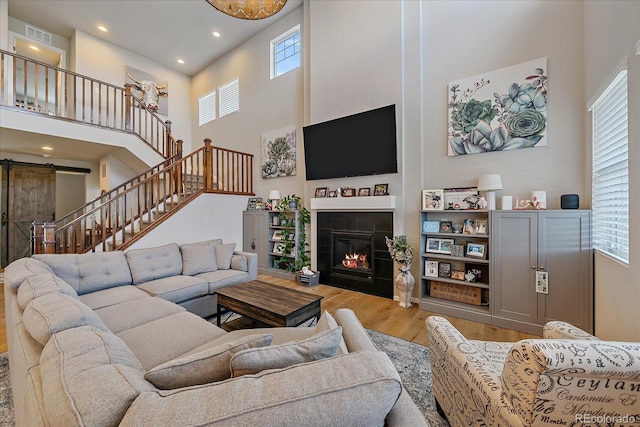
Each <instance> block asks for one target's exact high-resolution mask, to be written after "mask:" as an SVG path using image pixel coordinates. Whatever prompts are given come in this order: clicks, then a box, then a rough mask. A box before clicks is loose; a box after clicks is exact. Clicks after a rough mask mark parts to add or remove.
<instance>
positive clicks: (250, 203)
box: [247, 197, 262, 211]
mask: <svg viewBox="0 0 640 427" xmlns="http://www.w3.org/2000/svg"><path fill="white" fill-rule="evenodd" d="M257 203H262V197H249V200H247V210H248V211H253V210H256V204H257Z"/></svg>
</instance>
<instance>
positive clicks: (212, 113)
mask: <svg viewBox="0 0 640 427" xmlns="http://www.w3.org/2000/svg"><path fill="white" fill-rule="evenodd" d="M215 119H216V91H215V90H214V91H213V92H211V93H209V94H207V95H204V96H203V97H201V98H198V125H199V126H202V125H203V124H205V123H209V122H211V121H213V120H215Z"/></svg>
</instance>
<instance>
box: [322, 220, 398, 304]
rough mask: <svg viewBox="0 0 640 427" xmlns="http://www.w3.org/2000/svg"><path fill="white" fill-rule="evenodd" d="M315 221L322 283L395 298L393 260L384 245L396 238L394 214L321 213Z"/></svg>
mask: <svg viewBox="0 0 640 427" xmlns="http://www.w3.org/2000/svg"><path fill="white" fill-rule="evenodd" d="M316 221H317V226H316V232H317V236H316V256H317V270H318V271H319V272H320V278H321V281H322V283H324V284H326V285H332V286H336V287H339V288H343V289H349V290H353V291H357V292H362V293H366V294H370V295H377V296H381V297H385V298H393V260H392V259H391V256H390V255H389V252H388V250H387V245H386V242H385V236H389V237H391V236H393V212H342V211H341V212H318V213H317V217H316ZM363 257H364V258H365V259H363Z"/></svg>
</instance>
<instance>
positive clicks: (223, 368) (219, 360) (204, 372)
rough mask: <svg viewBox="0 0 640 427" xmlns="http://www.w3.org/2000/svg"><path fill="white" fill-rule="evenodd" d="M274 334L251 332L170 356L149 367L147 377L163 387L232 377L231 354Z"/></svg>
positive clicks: (264, 342)
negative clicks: (213, 345)
mask: <svg viewBox="0 0 640 427" xmlns="http://www.w3.org/2000/svg"><path fill="white" fill-rule="evenodd" d="M272 339H273V335H268V334H262V335H248V336H246V337H243V338H240V339H238V340H236V341H232V342H229V343H226V344H222V345H219V346H216V347H213V348H209V349H207V350H203V351H201V352H199V353H195V354H192V355H190V356H185V357H181V358H179V359H174V360H170V361H168V362H166V363H163V364H162V365H158V366H156V367H155V368H153V369H151V370H150V371H148V372H147V373H146V374H145V376H144V378H145V379H146V380H147V381H149V382H151V383H152V384H153V385H155V386H156V387H157V388H159V389H161V390H171V389H176V388H181V387H189V386H192V385H199V384H208V383H212V382H215V381H222V380H226V379H227V378H230V377H231V371H230V369H229V365H230V361H231V357H232V356H233V355H234V354H235V353H236V352H238V351H240V350H245V349H249V348H253V347H263V346H266V345H269V344H271V340H272Z"/></svg>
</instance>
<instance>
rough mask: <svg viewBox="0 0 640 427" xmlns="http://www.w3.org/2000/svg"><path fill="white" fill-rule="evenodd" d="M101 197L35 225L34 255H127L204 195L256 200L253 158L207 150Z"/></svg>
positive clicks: (208, 144) (207, 145)
mask: <svg viewBox="0 0 640 427" xmlns="http://www.w3.org/2000/svg"><path fill="white" fill-rule="evenodd" d="M165 163H166V165H164V167H161V166H160V165H159V166H158V167H156V168H152V169H151V170H149V171H148V174H145V175H144V176H140V177H139V178H135V179H134V180H132V181H131V182H130V183H126V184H123V185H122V186H120V189H119V190H117V191H116V190H115V189H114V190H113V191H112V192H111V194H109V195H106V194H105V195H102V196H101V197H99V198H98V199H96V200H94V201H92V202H89V203H88V204H87V205H85V206H84V207H82V208H80V209H78V210H77V211H76V212H75V213H72V214H69V215H67V216H65V217H64V218H61V219H60V220H58V221H55V222H51V223H44V222H34V223H33V230H32V252H33V253H84V252H90V251H110V250H116V249H125V248H127V247H129V246H130V245H131V244H133V243H134V242H135V241H137V240H138V239H139V238H140V237H142V235H143V234H144V233H145V232H147V231H148V230H151V229H153V228H155V227H157V226H158V225H159V224H160V223H162V222H163V221H164V220H165V219H166V218H168V216H170V215H172V214H173V213H174V212H176V211H177V210H179V209H180V208H182V207H183V206H184V205H185V204H186V203H188V202H189V201H191V200H192V199H194V198H195V197H197V196H198V195H200V194H202V193H222V194H238V195H254V193H253V179H252V170H253V155H252V154H247V153H242V152H239V151H234V150H228V149H225V148H221V147H214V146H212V145H211V140H210V139H206V140H205V146H204V147H201V148H200V149H198V150H196V151H194V152H193V153H191V154H189V155H188V156H185V157H184V158H181V157H180V156H179V155H178V156H177V157H176V158H175V159H174V160H173V161H167V162H165Z"/></svg>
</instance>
